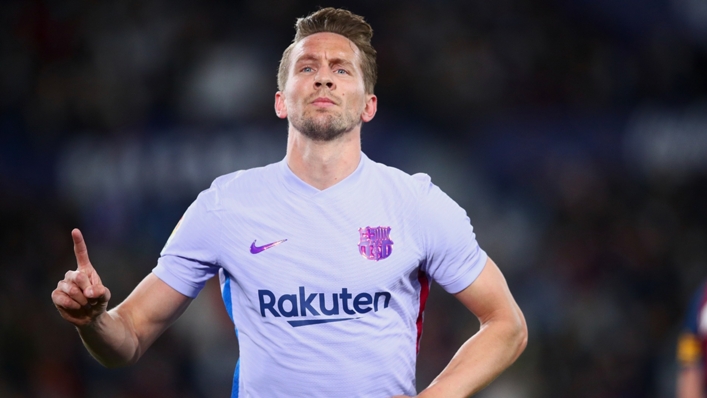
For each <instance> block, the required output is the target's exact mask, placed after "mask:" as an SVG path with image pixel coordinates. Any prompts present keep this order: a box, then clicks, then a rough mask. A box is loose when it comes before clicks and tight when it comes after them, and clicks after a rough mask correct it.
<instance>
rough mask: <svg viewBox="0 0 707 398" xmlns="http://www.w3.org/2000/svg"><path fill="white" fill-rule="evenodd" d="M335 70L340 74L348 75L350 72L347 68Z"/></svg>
mask: <svg viewBox="0 0 707 398" xmlns="http://www.w3.org/2000/svg"><path fill="white" fill-rule="evenodd" d="M334 72H335V73H338V74H340V75H347V74H348V73H349V72H348V71H347V70H346V69H337V70H335V71H334Z"/></svg>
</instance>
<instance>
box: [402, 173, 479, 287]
mask: <svg viewBox="0 0 707 398" xmlns="http://www.w3.org/2000/svg"><path fill="white" fill-rule="evenodd" d="M413 178H415V179H416V180H418V182H420V183H421V184H422V191H421V194H420V195H421V196H420V206H419V213H418V222H419V225H418V228H417V230H418V231H420V238H421V240H422V245H423V248H424V252H425V254H426V257H425V262H424V264H423V267H422V270H423V271H424V272H425V273H427V274H428V275H430V276H431V277H432V279H433V280H435V281H436V282H437V283H439V284H440V285H441V286H442V287H443V288H444V289H445V290H446V291H447V292H449V293H452V294H455V293H459V292H460V291H462V290H464V289H465V288H467V287H468V286H469V285H471V284H472V282H474V281H475V280H476V278H477V277H478V276H479V274H481V271H482V270H483V269H484V265H485V264H486V260H487V258H488V257H487V255H486V252H484V251H483V250H482V249H481V248H480V247H479V244H478V243H477V241H476V235H475V234H474V228H473V227H472V225H471V222H470V220H469V217H468V216H467V214H466V211H464V209H462V208H461V207H460V206H459V205H458V204H457V203H456V202H454V200H452V198H450V197H449V196H447V194H445V193H444V192H442V190H441V189H439V187H437V186H436V185H434V184H432V182H431V180H430V177H429V176H427V175H426V174H416V175H414V176H413Z"/></svg>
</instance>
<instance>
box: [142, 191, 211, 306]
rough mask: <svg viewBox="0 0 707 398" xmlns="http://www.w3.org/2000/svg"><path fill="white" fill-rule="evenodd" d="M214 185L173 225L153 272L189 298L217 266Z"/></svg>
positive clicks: (198, 289) (193, 295) (197, 291)
mask: <svg viewBox="0 0 707 398" xmlns="http://www.w3.org/2000/svg"><path fill="white" fill-rule="evenodd" d="M217 198H218V195H217V191H216V188H215V187H213V186H212V187H211V188H210V189H208V190H206V191H203V192H202V193H200V194H199V196H198V197H197V199H196V200H195V201H194V202H193V203H192V204H191V205H190V206H189V208H188V209H187V211H186V212H185V213H184V216H183V217H182V219H181V220H180V221H179V223H178V224H177V226H176V227H175V228H174V231H173V232H172V235H171V236H170V237H169V239H168V240H167V243H166V244H165V247H164V248H163V249H162V252H161V253H160V258H159V259H158V260H157V266H156V267H155V268H154V269H153V270H152V272H153V273H154V274H155V275H157V277H158V278H160V279H161V280H162V281H164V282H165V283H167V284H168V285H170V286H171V287H172V288H174V289H175V290H177V291H178V292H180V293H182V294H184V295H185V296H188V297H192V298H194V297H196V296H197V295H198V294H199V292H200V291H201V289H203V287H204V285H205V284H206V281H207V280H209V279H210V278H211V277H213V276H214V275H215V274H216V273H217V272H218V269H219V265H218V264H219V261H218V247H219V239H220V234H219V231H220V230H221V220H220V218H219V214H218V211H217Z"/></svg>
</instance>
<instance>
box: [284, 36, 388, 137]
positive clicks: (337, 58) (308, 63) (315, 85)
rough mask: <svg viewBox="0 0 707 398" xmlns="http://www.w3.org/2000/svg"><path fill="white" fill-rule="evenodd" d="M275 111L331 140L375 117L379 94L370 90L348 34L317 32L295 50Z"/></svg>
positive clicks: (307, 132) (298, 126) (310, 132)
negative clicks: (366, 86) (367, 88)
mask: <svg viewBox="0 0 707 398" xmlns="http://www.w3.org/2000/svg"><path fill="white" fill-rule="evenodd" d="M275 111H276V113H277V115H278V116H279V117H280V118H285V117H286V118H287V119H288V121H289V122H290V125H291V127H293V128H294V129H296V130H297V131H299V132H300V133H302V134H303V135H305V136H306V137H308V138H310V139H312V140H314V141H332V140H334V139H336V138H339V137H341V136H342V135H344V134H346V133H348V132H350V131H352V130H354V129H360V127H361V122H367V121H369V120H371V119H373V116H374V115H375V111H376V97H375V96H374V95H372V94H366V93H365V86H364V82H363V72H362V70H361V58H360V53H359V50H358V48H357V47H356V46H355V45H354V44H353V43H352V42H351V41H350V40H349V39H347V38H345V37H344V36H341V35H338V34H335V33H316V34H313V35H310V36H307V37H306V38H304V39H302V40H300V41H299V42H298V43H297V44H296V45H295V46H294V47H293V49H292V52H291V54H290V65H289V72H288V78H287V83H286V85H285V88H284V91H282V92H278V93H277V94H276V95H275Z"/></svg>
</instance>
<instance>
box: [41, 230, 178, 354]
mask: <svg viewBox="0 0 707 398" xmlns="http://www.w3.org/2000/svg"><path fill="white" fill-rule="evenodd" d="M71 236H72V238H73V241H74V253H75V254H76V262H77V269H76V271H68V272H67V273H66V275H65V277H64V279H63V280H62V281H60V282H59V283H58V285H57V288H56V289H55V290H54V291H53V292H52V301H53V302H54V305H55V306H56V308H57V310H59V313H60V314H61V316H62V317H63V318H64V319H66V320H67V321H69V322H70V323H72V324H73V325H74V326H76V329H77V330H78V332H79V335H80V336H81V339H82V340H83V343H84V345H85V346H86V349H88V351H89V352H90V353H91V355H93V357H94V358H96V360H98V362H100V363H101V364H103V365H104V366H107V367H117V366H125V365H129V364H133V363H135V362H136V361H137V360H138V359H139V358H140V357H141V356H142V354H143V353H144V352H145V350H147V348H148V347H149V346H150V345H152V343H153V342H154V341H155V339H157V337H158V336H159V335H160V334H162V332H164V331H165V329H167V327H168V326H169V325H171V324H172V322H174V321H175V320H176V319H177V318H178V317H179V315H181V314H182V313H183V312H184V310H186V308H187V307H188V306H189V303H190V302H191V299H190V298H188V297H187V296H184V295H183V294H181V293H179V292H177V291H176V290H174V289H173V288H171V287H170V286H169V285H167V284H166V283H164V282H162V280H160V279H159V278H157V277H156V276H155V275H154V274H149V275H148V276H147V277H145V279H143V281H142V282H140V284H138V286H137V287H136V288H135V290H133V292H132V293H131V294H130V295H129V296H128V298H127V299H125V301H123V302H122V303H121V304H120V305H118V306H117V307H115V308H113V309H112V310H110V311H106V310H107V306H108V300H110V291H109V290H108V288H106V287H105V286H103V283H102V282H101V278H100V277H99V276H98V273H97V272H96V270H95V269H94V268H93V265H92V264H91V262H90V260H89V258H88V251H87V248H86V243H85V242H84V240H83V236H82V235H81V232H80V231H79V230H78V229H74V230H73V231H71Z"/></svg>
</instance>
